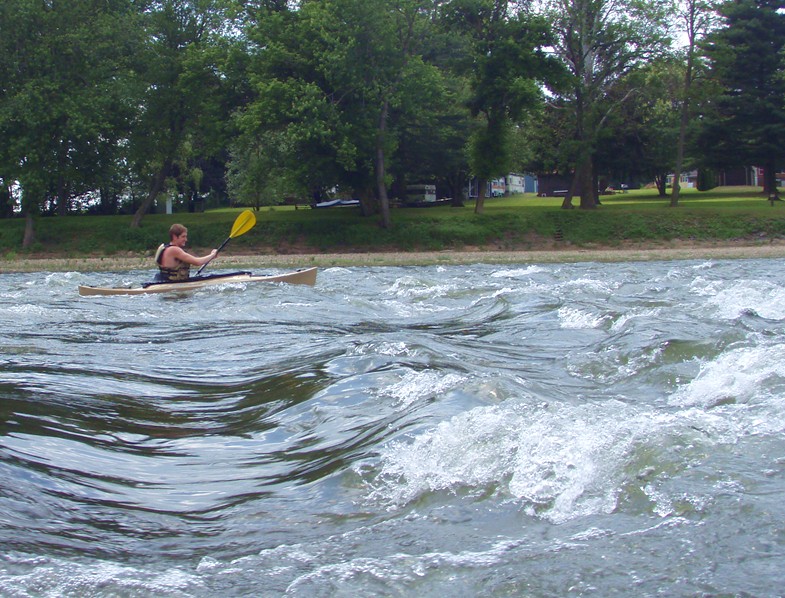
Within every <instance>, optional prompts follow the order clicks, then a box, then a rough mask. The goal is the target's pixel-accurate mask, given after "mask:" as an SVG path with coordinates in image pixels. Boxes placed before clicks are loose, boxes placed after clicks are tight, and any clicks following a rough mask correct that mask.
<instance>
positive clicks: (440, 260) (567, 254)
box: [0, 241, 785, 272]
mask: <svg viewBox="0 0 785 598" xmlns="http://www.w3.org/2000/svg"><path fill="white" fill-rule="evenodd" d="M782 257H785V241H772V242H766V243H759V244H754V243H744V242H738V243H684V242H679V243H672V244H668V245H656V246H654V245H637V244H636V245H624V246H620V247H593V248H571V247H564V248H547V249H532V250H518V251H496V250H482V249H472V250H460V251H429V252H378V253H376V252H373V253H320V254H314V253H291V254H271V255H266V254H261V255H259V254H257V255H238V254H233V253H232V252H231V250H227V252H226V253H223V254H221V255H220V256H219V258H218V260H216V261H215V262H214V263H213V264H212V265H211V266H210V267H208V268H207V269H206V270H205V272H207V271H208V270H213V271H215V270H220V269H227V268H230V269H232V268H264V267H268V268H299V267H305V266H319V267H323V268H326V267H332V266H358V267H362V266H423V265H434V264H477V263H487V264H515V263H559V262H564V263H569V262H591V261H598V262H622V261H626V262H629V261H654V260H690V259H749V258H782ZM153 268H154V264H153V260H152V257H150V256H111V257H57V256H34V257H16V258H10V259H8V258H3V259H0V272H71V271H73V272H97V271H125V270H137V269H140V270H145V269H153Z"/></svg>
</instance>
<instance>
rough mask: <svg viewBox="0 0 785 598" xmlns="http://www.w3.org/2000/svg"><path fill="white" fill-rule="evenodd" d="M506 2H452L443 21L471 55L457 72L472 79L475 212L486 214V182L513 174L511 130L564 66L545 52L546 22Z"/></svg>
mask: <svg viewBox="0 0 785 598" xmlns="http://www.w3.org/2000/svg"><path fill="white" fill-rule="evenodd" d="M512 4H513V3H511V2H509V1H508V0H452V1H450V2H446V3H445V4H444V6H443V7H442V13H443V18H444V21H445V22H446V23H447V25H448V27H450V28H451V29H452V30H453V31H456V32H459V33H460V34H462V35H464V36H466V37H467V39H468V40H469V47H470V53H469V54H468V56H467V59H468V60H466V61H465V62H464V63H463V65H459V66H462V67H463V68H462V69H460V70H459V72H460V73H461V74H462V75H465V76H468V77H469V81H470V88H471V97H470V98H469V109H470V111H471V114H472V116H473V117H474V118H476V119H478V121H479V125H478V126H477V127H475V130H474V132H473V134H472V136H471V138H470V142H469V162H470V166H471V168H472V171H473V173H474V175H475V176H476V177H477V178H478V180H479V185H478V187H479V193H478V197H477V203H476V204H475V212H477V213H482V211H483V206H484V199H485V187H486V183H487V181H488V180H490V179H492V178H495V177H497V176H500V175H504V174H507V173H508V172H510V168H511V165H512V145H511V141H512V138H511V136H510V131H511V126H512V124H513V123H514V122H517V121H518V120H519V119H521V118H522V117H523V116H524V114H525V113H526V112H527V111H529V110H533V109H534V108H535V107H536V106H538V105H539V103H540V102H541V101H542V91H541V90H542V85H544V84H553V83H554V81H555V80H556V79H557V75H558V73H559V72H560V65H559V64H558V63H556V62H555V61H553V60H552V59H551V58H550V57H549V56H548V55H547V54H546V52H545V51H544V48H545V47H546V46H548V45H549V44H550V42H551V38H550V36H549V30H548V27H547V24H546V21H545V20H544V19H543V18H541V17H539V16H535V15H533V14H531V13H529V12H527V11H523V10H514V8H515V7H514V6H513V5H512Z"/></svg>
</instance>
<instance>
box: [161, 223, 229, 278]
mask: <svg viewBox="0 0 785 598" xmlns="http://www.w3.org/2000/svg"><path fill="white" fill-rule="evenodd" d="M187 242H188V229H187V228H185V227H184V226H183V225H182V224H173V225H172V226H171V227H170V228H169V243H165V244H161V246H160V247H159V248H158V251H156V252H155V261H156V263H157V264H158V270H159V271H158V274H156V275H155V281H156V282H178V281H183V280H188V279H189V278H190V276H191V266H203V265H204V264H207V263H209V262H210V261H212V260H213V259H214V258H215V256H216V255H217V254H218V250H217V249H213V250H212V251H211V252H210V253H209V254H207V255H205V256H202V257H196V256H195V255H191V254H190V253H188V252H186V251H185V249H183V247H185V244H186V243H187Z"/></svg>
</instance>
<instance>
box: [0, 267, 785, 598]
mask: <svg viewBox="0 0 785 598" xmlns="http://www.w3.org/2000/svg"><path fill="white" fill-rule="evenodd" d="M146 274H147V273H146V272H125V273H99V274H82V273H53V274H44V275H36V274H4V275H2V276H0V326H1V328H0V330H1V331H2V332H0V334H2V348H0V484H1V485H0V551H1V552H0V595H3V596H13V597H16V596H153V595H154V596H251V595H254V596H279V595H292V596H371V595H393V596H395V595H400V596H445V595H451V596H476V595H485V596H508V595H525V596H565V595H597V596H608V595H614V594H616V595H641V596H655V595H699V594H709V595H712V594H745V593H746V595H755V596H775V595H780V594H781V592H782V589H783V588H784V587H785V516H784V515H785V506H783V495H784V494H785V439H783V431H785V283H784V282H783V274H782V264H781V263H780V262H778V261H776V260H741V261H716V262H712V261H707V262H659V263H632V264H574V265H542V266H540V265H521V266H489V265H472V266H455V267H453V266H450V267H428V268H423V267H418V268H348V269H343V268H333V269H327V270H322V271H321V272H320V274H319V280H318V282H317V285H316V287H314V288H309V287H300V286H285V285H275V286H274V285H269V286H268V285H256V286H251V287H248V288H243V287H241V286H226V287H222V288H212V289H208V290H204V291H200V292H195V293H192V294H188V295H183V296H169V297H168V296H142V297H92V298H87V297H86V298H80V297H79V296H78V295H77V293H76V286H77V285H78V284H104V285H105V284H113V285H114V284H121V283H130V282H132V281H134V280H142V279H144V278H145V277H146Z"/></svg>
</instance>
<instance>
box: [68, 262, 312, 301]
mask: <svg viewBox="0 0 785 598" xmlns="http://www.w3.org/2000/svg"><path fill="white" fill-rule="evenodd" d="M316 271H317V268H306V269H304V270H296V271H294V272H286V273H284V274H274V275H269V276H262V275H255V274H248V273H238V274H230V275H227V276H213V277H210V278H202V279H198V280H187V281H185V282H168V283H160V284H152V285H150V286H148V287H120V288H107V287H89V286H80V287H79V294H80V295H82V296H90V295H149V294H153V293H181V292H183V291H195V290H198V289H202V288H204V287H209V286H216V285H222V284H246V283H251V282H285V283H288V284H307V285H311V286H313V285H315V284H316Z"/></svg>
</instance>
